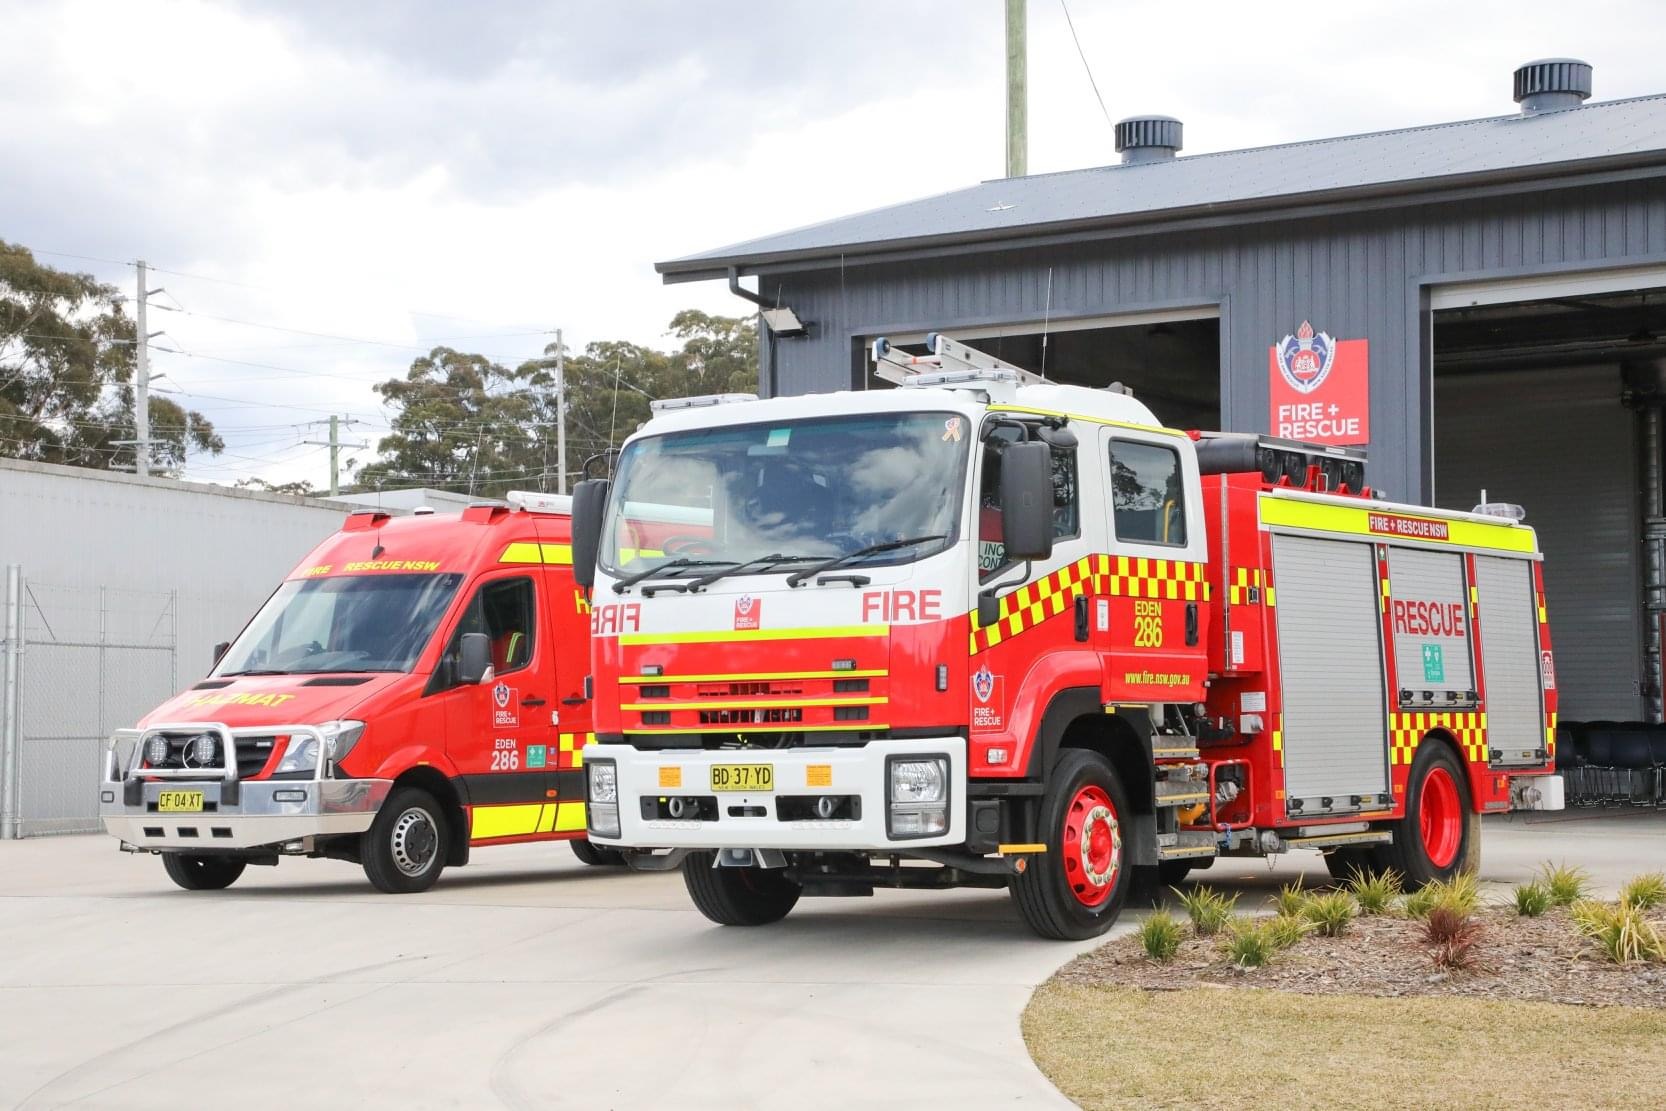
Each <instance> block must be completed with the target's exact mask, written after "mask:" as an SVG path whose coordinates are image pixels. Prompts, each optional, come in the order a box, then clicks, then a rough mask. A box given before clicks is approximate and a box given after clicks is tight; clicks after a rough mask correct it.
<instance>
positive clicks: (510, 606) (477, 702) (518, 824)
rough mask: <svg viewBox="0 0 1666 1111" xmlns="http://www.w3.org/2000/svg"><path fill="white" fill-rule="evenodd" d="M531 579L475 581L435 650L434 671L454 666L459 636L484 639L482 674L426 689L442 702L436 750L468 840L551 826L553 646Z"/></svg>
mask: <svg viewBox="0 0 1666 1111" xmlns="http://www.w3.org/2000/svg"><path fill="white" fill-rule="evenodd" d="M539 579H540V576H539V575H538V574H537V573H536V572H535V571H529V570H524V569H522V570H515V571H509V572H505V573H500V574H495V575H492V576H491V577H488V578H484V579H481V580H479V581H478V582H477V583H476V585H475V587H474V594H473V596H472V597H471V598H470V599H469V602H468V605H467V607H466V608H465V609H464V610H463V614H462V617H461V619H460V620H459V621H458V623H457V626H456V628H455V629H453V630H452V632H451V636H450V639H449V641H448V642H447V646H446V651H445V655H444V656H443V657H442V662H441V670H442V672H444V671H447V670H448V669H451V668H453V667H454V661H455V660H456V658H457V653H458V651H459V646H460V644H461V639H462V635H463V634H464V633H484V634H486V636H487V638H488V639H489V640H490V642H491V649H492V666H491V669H490V671H488V673H487V677H486V678H485V680H483V681H482V682H480V683H476V684H468V685H461V684H459V685H454V686H452V687H450V689H447V690H444V691H442V692H440V693H438V694H437V695H436V697H438V698H441V699H444V700H445V716H446V754H447V756H449V757H450V759H451V762H452V764H453V766H455V767H456V768H457V770H458V772H459V774H460V775H461V776H462V779H463V781H464V785H465V786H466V788H467V798H468V802H469V804H470V820H469V836H470V839H471V840H474V841H482V840H494V839H497V838H503V837H524V836H529V835H532V834H535V833H547V832H550V831H551V830H552V829H553V826H554V817H555V813H554V812H555V806H554V805H553V803H554V795H553V790H554V784H553V782H552V781H551V776H550V772H549V767H550V754H551V750H552V749H553V748H554V747H555V741H556V738H555V729H554V726H553V725H552V718H551V716H550V715H551V710H552V707H553V706H554V705H555V700H556V694H555V682H554V680H555V675H554V671H555V668H554V659H555V653H554V650H553V648H552V646H551V645H550V644H549V643H548V640H549V637H548V636H547V632H546V630H547V627H546V626H545V625H543V624H542V623H541V622H540V621H539V616H538V615H539V613H540V603H541V601H542V597H541V596H542V593H543V590H544V586H543V584H542V583H541V582H540V581H539ZM546 810H547V811H548V813H547V814H546Z"/></svg>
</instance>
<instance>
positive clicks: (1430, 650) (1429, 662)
mask: <svg viewBox="0 0 1666 1111" xmlns="http://www.w3.org/2000/svg"><path fill="white" fill-rule="evenodd" d="M1423 681H1424V682H1425V683H1444V682H1446V661H1445V660H1444V659H1443V658H1442V657H1441V654H1440V645H1438V644H1425V645H1424V646H1423Z"/></svg>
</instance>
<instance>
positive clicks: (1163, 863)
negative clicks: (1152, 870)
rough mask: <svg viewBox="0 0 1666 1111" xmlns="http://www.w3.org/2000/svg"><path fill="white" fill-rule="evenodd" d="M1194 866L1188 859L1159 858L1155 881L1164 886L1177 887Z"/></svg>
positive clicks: (1184, 880)
mask: <svg viewBox="0 0 1666 1111" xmlns="http://www.w3.org/2000/svg"><path fill="white" fill-rule="evenodd" d="M1195 866H1196V865H1194V864H1193V862H1192V861H1190V860H1159V861H1158V862H1157V882H1158V883H1160V884H1162V885H1163V886H1164V887H1178V886H1180V885H1181V884H1183V883H1185V882H1186V877H1187V876H1189V875H1191V874H1192V869H1193V868H1194V867H1195Z"/></svg>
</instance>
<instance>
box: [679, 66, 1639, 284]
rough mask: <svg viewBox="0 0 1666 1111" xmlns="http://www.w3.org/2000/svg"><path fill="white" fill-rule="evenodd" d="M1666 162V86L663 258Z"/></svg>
mask: <svg viewBox="0 0 1666 1111" xmlns="http://www.w3.org/2000/svg"><path fill="white" fill-rule="evenodd" d="M1662 163H1666V94H1663V95H1655V96H1645V97H1636V98H1633V99H1629V100H1614V101H1608V102H1605V103H1600V104H1586V105H1583V106H1581V107H1578V108H1568V109H1564V110H1561V111H1554V112H1542V113H1539V114H1537V115H1527V114H1519V113H1518V114H1512V115H1509V116H1497V117H1493V118H1490V119H1481V120H1467V121H1463V122H1460V123H1447V124H1435V125H1431V126H1426V127H1411V128H1405V129H1402V130H1399V131H1379V132H1373V133H1371V134H1366V135H1350V136H1345V137H1342V138H1336V139H1318V140H1312V141H1309V142H1301V143H1287V144H1283V145H1281V146H1272V147H1256V148H1252V149H1249V150H1238V151H1223V152H1220V153H1215V154H1197V155H1190V156H1186V157H1181V158H1175V159H1172V160H1167V161H1160V162H1149V163H1144V164H1141V165H1114V166H1101V167H1096V168H1093V169H1087V170H1071V171H1067V172H1064V173H1054V174H1038V175H1036V176H1034V177H1020V178H1002V179H998V180H995V181H986V182H983V183H982V184H980V185H974V186H972V187H970V188H968V189H960V190H956V191H954V192H952V193H943V194H940V195H938V196H935V197H927V198H924V199H922V200H916V201H909V202H907V203H905V204H899V205H892V206H890V207H888V208H878V209H874V210H872V211H869V212H862V213H858V214H856V215H853V216H843V217H839V218H838V219H834V220H828V221H825V222H823V223H819V224H811V225H809V226H808V227H802V228H796V229H794V230H791V231H785V232H780V233H778V234H776V235H769V236H765V237H763V238H761V239H752V240H748V241H746V242H744V243H737V244H733V245H731V246H727V247H719V248H717V249H715V250H711V251H705V252H702V253H700V254H695V255H687V256H684V257H682V258H678V259H672V260H670V261H668V262H661V263H656V264H655V267H654V268H655V269H656V270H658V271H659V272H660V273H661V274H663V275H665V280H666V281H667V282H676V281H693V280H698V279H704V278H714V277H722V276H723V275H724V274H725V273H726V271H727V270H728V268H729V267H732V266H733V267H740V268H742V269H748V268H754V267H762V266H768V265H771V264H778V263H787V262H808V261H810V260H815V259H829V258H836V257H838V256H840V255H846V256H848V255H859V254H867V253H871V252H874V251H879V250H900V249H908V248H920V247H927V246H946V245H949V244H953V243H966V242H984V241H991V240H998V239H1008V238H1019V237H1028V236H1034V235H1042V234H1047V233H1050V232H1070V231H1077V230H1087V229H1091V228H1099V227H1110V226H1115V225H1117V224H1130V223H1133V224H1144V225H1149V224H1156V223H1158V222H1161V221H1165V220H1170V219H1179V218H1183V217H1186V216H1194V215H1199V214H1209V215H1214V214H1220V215H1224V214H1226V213H1229V212H1237V211H1242V210H1247V209H1256V208H1262V209H1265V208H1290V207H1295V206H1297V205H1302V204H1309V203H1316V202H1320V201H1325V200H1331V199H1336V200H1343V199H1347V198H1349V197H1354V196H1358V195H1361V194H1393V193H1408V192H1428V191H1431V190H1437V189H1443V188H1453V187H1459V186H1467V185H1479V184H1486V183H1491V182H1495V181H1507V180H1515V179H1523V178H1534V179H1537V178H1545V177H1550V176H1556V175H1561V174H1567V173H1582V172H1590V171H1593V170H1598V169H1607V168H1614V169H1618V168H1627V167H1632V166H1638V165H1655V164H1662Z"/></svg>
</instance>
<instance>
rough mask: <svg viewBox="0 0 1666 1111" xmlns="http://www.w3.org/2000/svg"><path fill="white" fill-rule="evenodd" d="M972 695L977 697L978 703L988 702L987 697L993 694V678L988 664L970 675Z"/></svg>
mask: <svg viewBox="0 0 1666 1111" xmlns="http://www.w3.org/2000/svg"><path fill="white" fill-rule="evenodd" d="M972 693H973V694H975V695H977V696H978V701H979V702H988V701H989V696H990V695H992V694H994V693H995V676H994V673H992V672H991V671H990V670H989V665H988V664H985V665H984V666H982V667H980V668H978V670H977V671H976V672H974V673H973V674H972Z"/></svg>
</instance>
